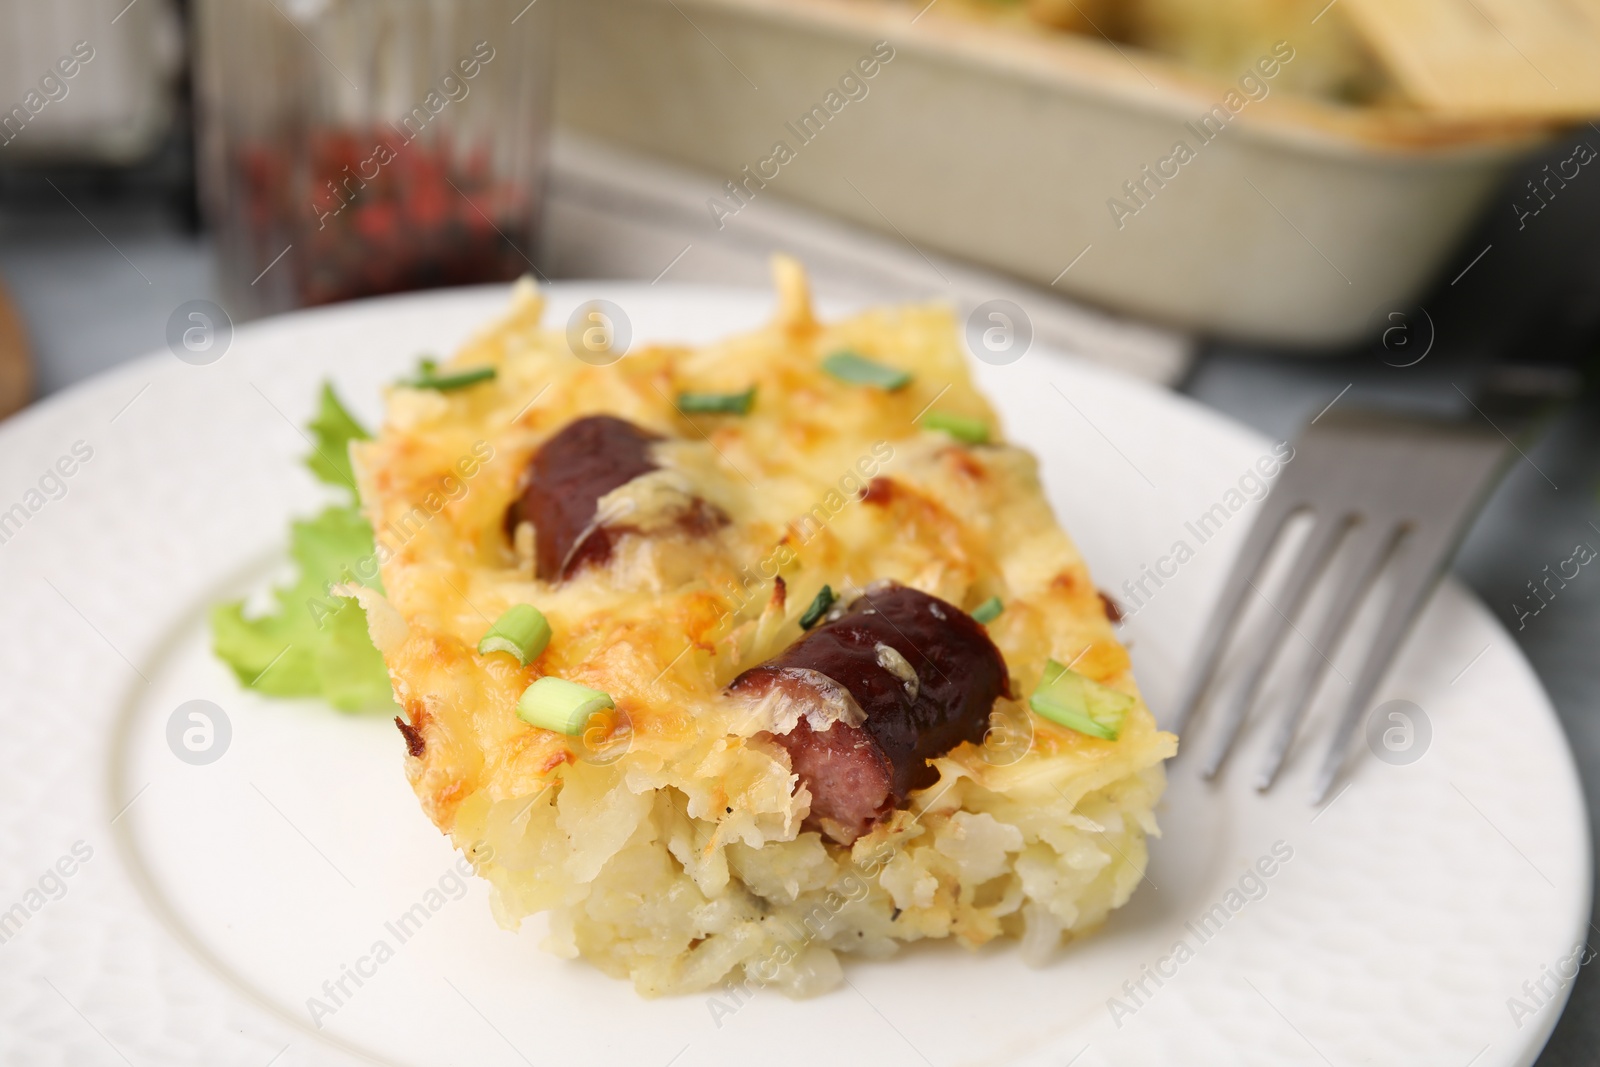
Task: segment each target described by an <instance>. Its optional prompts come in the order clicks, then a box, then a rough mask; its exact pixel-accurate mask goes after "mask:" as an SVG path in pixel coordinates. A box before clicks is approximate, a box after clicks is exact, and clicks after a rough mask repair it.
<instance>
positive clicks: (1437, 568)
mask: <svg viewBox="0 0 1600 1067" xmlns="http://www.w3.org/2000/svg"><path fill="white" fill-rule="evenodd" d="M1448 541H1449V538H1448V537H1434V538H1430V539H1429V541H1428V542H1419V541H1418V539H1416V538H1407V543H1405V544H1402V545H1401V546H1400V548H1399V551H1400V553H1401V554H1402V555H1401V559H1400V567H1401V574H1402V576H1401V578H1400V579H1399V580H1398V582H1397V584H1396V586H1395V590H1394V594H1393V596H1391V597H1390V598H1389V604H1388V606H1387V607H1386V608H1385V610H1384V619H1383V623H1382V625H1381V626H1379V628H1378V634H1377V636H1376V637H1375V638H1374V639H1373V642H1372V645H1371V648H1370V651H1369V652H1368V653H1367V658H1366V661H1365V662H1364V663H1362V665H1361V673H1360V674H1358V675H1356V682H1355V686H1354V688H1353V689H1352V691H1351V693H1350V700H1349V703H1347V704H1346V705H1345V708H1344V712H1343V713H1342V714H1341V716H1340V718H1339V725H1338V728H1337V729H1336V730H1335V731H1334V735H1333V739H1332V740H1331V741H1330V742H1329V744H1328V751H1327V754H1326V755H1325V756H1324V757H1323V761H1322V767H1321V769H1320V770H1319V771H1318V772H1317V779H1316V784H1315V785H1314V786H1313V787H1312V791H1311V803H1313V804H1320V803H1322V801H1323V799H1324V798H1325V797H1326V796H1327V795H1328V790H1330V789H1332V788H1333V783H1334V781H1335V780H1337V779H1338V777H1339V771H1340V770H1341V769H1342V768H1343V766H1344V760H1345V754H1346V752H1347V751H1348V750H1349V748H1350V738H1351V736H1352V735H1353V734H1354V733H1355V730H1356V726H1357V725H1359V724H1360V722H1361V717H1362V715H1363V714H1365V712H1366V710H1367V703H1368V702H1369V701H1370V700H1371V699H1372V694H1373V693H1374V692H1375V691H1376V690H1377V688H1378V683H1379V682H1380V681H1382V680H1383V675H1384V672H1386V671H1387V670H1388V669H1389V664H1390V663H1392V662H1394V657H1395V654H1396V653H1397V652H1398V651H1399V650H1400V643H1401V641H1402V639H1403V638H1404V637H1405V635H1406V632H1407V631H1408V630H1410V628H1411V623H1412V621H1413V620H1415V618H1416V616H1417V613H1418V612H1419V611H1420V610H1422V605H1423V603H1424V602H1425V601H1426V600H1427V598H1428V594H1429V593H1431V592H1433V588H1434V586H1435V585H1437V584H1438V582H1439V579H1440V578H1442V577H1443V576H1444V571H1445V565H1446V564H1447V563H1448V562H1449V560H1448V555H1447V554H1446V553H1445V552H1443V548H1444V545H1445V544H1447V543H1448ZM1433 542H1439V543H1433ZM1407 557H1409V558H1410V560H1411V561H1413V565H1412V566H1411V567H1410V568H1409V570H1408V569H1406V563H1407ZM1418 561H1420V564H1421V565H1420V566H1417V565H1415V563H1416V562H1418Z"/></svg>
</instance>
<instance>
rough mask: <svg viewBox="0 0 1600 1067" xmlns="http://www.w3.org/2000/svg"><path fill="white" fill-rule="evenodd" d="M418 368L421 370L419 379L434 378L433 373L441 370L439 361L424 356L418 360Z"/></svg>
mask: <svg viewBox="0 0 1600 1067" xmlns="http://www.w3.org/2000/svg"><path fill="white" fill-rule="evenodd" d="M417 367H418V368H419V370H418V372H417V376H418V377H419V378H432V377H433V372H434V371H436V370H438V369H439V361H438V360H436V359H434V358H433V357H432V356H423V357H422V358H421V359H419V360H417Z"/></svg>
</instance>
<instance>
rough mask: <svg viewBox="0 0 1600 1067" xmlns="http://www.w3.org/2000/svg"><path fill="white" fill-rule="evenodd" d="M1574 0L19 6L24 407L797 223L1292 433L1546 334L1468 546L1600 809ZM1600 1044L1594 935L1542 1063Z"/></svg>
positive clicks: (19, 386)
mask: <svg viewBox="0 0 1600 1067" xmlns="http://www.w3.org/2000/svg"><path fill="white" fill-rule="evenodd" d="M1556 6H1557V5H1554V4H1552V5H1549V7H1550V8H1551V9H1552V10H1553V9H1554V8H1555V7H1556ZM1568 6H1569V7H1570V8H1571V10H1572V11H1577V10H1578V9H1580V8H1581V9H1582V12H1583V13H1585V16H1584V17H1585V18H1586V19H1587V21H1583V20H1581V19H1580V20H1579V23H1575V24H1572V25H1566V26H1564V27H1562V26H1557V27H1554V28H1552V25H1551V24H1550V23H1549V19H1548V18H1546V17H1545V16H1546V15H1548V14H1549V13H1548V12H1543V8H1544V5H1539V4H1526V5H1512V4H1504V3H1500V4H1494V3H1487V2H1485V3H1484V4H1478V3H1465V4H1451V3H1445V2H1443V0H1439V2H1432V3H1423V2H1420V0H1408V2H1407V3H1404V4H1393V3H1386V4H1381V3H1379V2H1377V0H1333V2H1328V0H932V2H929V0H532V2H529V0H132V2H128V0H104V2H103V0H52V2H51V3H49V4H40V3H38V2H37V0H0V417H4V416H6V415H9V414H11V413H13V412H16V411H18V410H20V409H22V408H24V407H25V406H27V405H28V404H30V403H37V402H40V401H47V399H48V397H49V396H50V395H51V394H53V393H56V392H58V391H60V390H63V389H66V388H68V387H70V386H71V385H72V384H73V383H74V382H77V381H80V380H82V379H84V378H86V377H88V376H90V375H93V374H95V373H97V372H99V371H101V370H104V369H106V368H108V367H111V366H113V365H115V364H118V363H120V362H123V361H125V360H129V359H132V358H135V357H138V356H140V355H143V354H146V353H149V352H152V351H159V350H161V349H163V348H170V349H171V350H172V351H173V352H174V354H177V355H179V357H180V358H183V357H184V352H185V351H186V350H187V351H191V352H192V351H198V350H202V349H204V347H205V346H207V345H209V344H211V343H213V338H214V337H215V336H216V335H217V334H218V333H219V332H220V331H225V330H230V329H231V328H233V327H234V326H236V325H241V324H243V323H245V322H247V321H249V320H251V319H254V318H258V317H261V316H265V315H270V314H275V313H278V312H283V311H288V310H292V309H295V308H299V307H307V306H313V305H319V304H326V303H331V302H335V301H341V300H348V299H355V298H361V297H367V296H375V295H381V294H386V293H393V292H401V291H406V290H411V289H419V288H428V287H435V286H447V285H463V284H472V283H481V282H493V281H503V280H507V279H511V278H515V277H517V276H519V275H522V274H526V273H531V274H534V275H536V276H538V277H541V278H552V279H554V278H563V277H589V278H594V277H603V278H632V279H640V280H644V281H662V280H671V281H677V282H711V283H726V284H737V285H745V286H749V285H760V284H764V281H765V259H766V257H767V255H768V254H769V253H770V252H771V251H773V250H775V249H783V250H786V251H790V252H793V253H796V254H798V255H799V256H800V257H801V258H802V259H804V260H805V261H806V262H807V264H808V265H809V266H810V267H811V268H812V269H813V271H814V272H815V276H816V286H817V289H818V290H819V292H820V293H821V295H823V296H824V297H837V298H840V299H845V300H850V301H856V302H866V301H879V300H891V299H904V298H908V297H930V296H932V297H940V298H944V299H949V300H951V301H953V302H955V303H956V304H958V305H960V306H963V307H972V306H975V305H977V304H978V303H981V302H983V301H986V300H990V299H995V298H1004V299H1010V300H1013V301H1015V302H1016V303H1018V304H1020V305H1021V306H1022V307H1023V308H1024V309H1025V310H1026V312H1027V314H1028V316H1029V318H1030V319H1031V321H1032V325H1033V328H1034V330H1035V334H1036V336H1037V337H1038V338H1039V339H1040V340H1041V341H1043V342H1045V343H1048V344H1049V345H1051V346H1053V347H1055V348H1058V349H1061V350H1065V351H1067V352H1070V353H1073V354H1076V355H1078V356H1081V357H1084V358H1089V359H1093V360H1096V361H1098V362H1102V363H1107V364H1111V365H1114V366H1116V367H1118V368H1119V369H1121V370H1123V371H1125V372H1127V373H1129V374H1133V375H1137V376H1139V377H1142V378H1145V379H1147V380H1150V381H1153V382H1156V383H1159V384H1160V385H1162V386H1166V387H1170V388H1173V389H1178V390H1182V391H1184V392H1187V393H1188V394H1189V395H1191V396H1193V397H1195V398H1196V399H1198V400H1199V401H1200V402H1202V403H1205V404H1207V405H1210V406H1213V407H1215V408H1217V409H1219V410H1221V411H1223V412H1225V413H1226V414H1228V415H1230V416H1232V417H1235V418H1237V419H1239V420H1241V421H1243V422H1245V423H1247V424H1250V425H1252V426H1254V427H1256V428H1257V429H1259V430H1261V431H1263V432H1265V433H1269V434H1271V435H1273V436H1274V437H1278V438H1285V437H1290V436H1292V435H1293V434H1294V432H1295V430H1296V429H1297V427H1299V426H1300V425H1302V424H1303V423H1304V422H1305V421H1306V420H1307V419H1308V418H1310V417H1311V416H1313V415H1315V414H1316V413H1317V412H1318V411H1320V410H1322V409H1324V408H1325V407H1326V406H1327V405H1328V404H1330V403H1332V402H1334V401H1335V400H1338V399H1340V398H1345V401H1346V402H1351V403H1357V402H1359V403H1367V404H1379V405H1391V406H1400V407H1409V408H1415V409H1422V410H1430V411H1441V412H1446V411H1458V410H1461V409H1463V408H1464V407H1465V406H1466V396H1467V395H1468V394H1472V393H1474V391H1475V389H1476V388H1477V387H1478V386H1479V385H1480V384H1481V383H1482V382H1484V381H1485V380H1486V379H1487V378H1488V377H1490V376H1493V375H1497V374H1503V373H1504V371H1505V369H1506V368H1507V366H1511V367H1514V368H1521V369H1522V370H1524V371H1529V372H1531V373H1534V375H1535V378H1536V379H1537V380H1538V381H1540V382H1543V383H1546V384H1547V385H1548V388H1547V389H1546V390H1545V394H1544V395H1546V396H1548V397H1549V398H1551V399H1552V400H1554V401H1556V403H1555V404H1554V405H1553V406H1551V407H1549V408H1548V409H1547V410H1546V411H1545V413H1544V414H1543V416H1542V417H1541V418H1540V419H1538V420H1535V421H1534V422H1533V423H1532V424H1531V426H1530V428H1529V429H1528V431H1527V433H1526V434H1525V436H1524V437H1522V438H1520V439H1519V442H1518V443H1519V445H1520V447H1521V449H1522V450H1523V452H1524V453H1525V456H1526V459H1527V461H1528V462H1526V463H1518V464H1517V465H1516V466H1515V467H1514V468H1513V469H1512V471H1511V473H1510V475H1509V476H1508V477H1507V478H1506V480H1505V481H1504V482H1503V483H1502V484H1501V485H1500V487H1499V489H1498V490H1497V491H1496V493H1495V495H1494V497H1493V499H1492V500H1491V501H1490V504H1489V506H1488V508H1487V509H1486V510H1485V511H1484V513H1483V515H1482V516H1481V517H1480V519H1479V520H1478V521H1477V523H1476V525H1475V526H1474V528H1473V530H1472V532H1471V534H1470V536H1469V537H1468V539H1467V542H1466V544H1465V545H1464V547H1463V549H1462V551H1461V553H1460V556H1459V557H1458V559H1457V563H1456V570H1457V573H1458V574H1459V575H1460V576H1461V577H1462V578H1463V579H1464V580H1465V581H1466V582H1468V583H1469V584H1470V585H1471V586H1472V587H1473V588H1474V589H1475V590H1476V591H1477V592H1478V593H1479V594H1480V595H1481V596H1482V597H1483V599H1484V600H1485V601H1486V602H1487V603H1488V604H1489V606H1490V607H1491V608H1492V609H1493V610H1494V611H1495V612H1496V613H1497V614H1498V615H1499V616H1500V617H1501V618H1502V620H1504V621H1505V622H1506V623H1507V624H1508V628H1509V629H1510V630H1511V631H1512V632H1513V636H1514V637H1515V638H1516V640H1517V641H1518V642H1519V643H1520V645H1521V647H1522V649H1523V650H1524V652H1525V653H1526V654H1527V655H1528V657H1529V658H1530V659H1531V661H1532V662H1533V664H1534V666H1535V668H1536V669H1537V670H1538V671H1539V673H1540V676H1541V678H1542V679H1543V681H1544V683H1545V685H1546V687H1547V688H1548V689H1549V691H1550V693H1551V695H1552V697H1553V698H1554V700H1555V703H1556V706H1557V708H1558V710H1559V711H1560V713H1561V715H1562V717H1563V721H1564V723H1565V725H1566V728H1567V731H1568V735H1569V737H1570V738H1571V740H1572V743H1573V747H1574V749H1575V751H1576V752H1577V755H1578V759H1579V762H1580V765H1581V767H1582V769H1583V772H1584V774H1585V778H1586V782H1587V784H1588V789H1589V795H1590V808H1591V819H1592V821H1595V822H1600V820H1595V819H1594V818H1593V817H1594V815H1596V814H1600V805H1597V801H1596V798H1597V797H1600V723H1597V717H1596V713H1595V709H1596V707H1597V704H1600V678H1597V677H1596V673H1595V671H1594V670H1593V667H1592V662H1593V659H1594V644H1595V639H1596V635H1597V634H1600V586H1596V585H1595V583H1594V582H1593V581H1592V580H1591V581H1590V582H1589V583H1587V584H1585V583H1584V582H1582V581H1577V582H1574V583H1572V586H1571V588H1570V589H1566V590H1564V591H1563V593H1562V596H1561V597H1560V598H1559V599H1558V600H1556V601H1554V602H1553V603H1552V604H1550V605H1549V609H1548V610H1547V611H1544V612H1541V614H1540V616H1539V618H1538V619H1537V620H1536V622H1537V624H1536V625H1532V624H1530V625H1525V626H1519V625H1518V623H1519V622H1521V620H1520V619H1519V617H1518V614H1517V610H1518V609H1517V607H1516V605H1517V604H1518V603H1519V600H1520V598H1522V597H1524V596H1525V594H1526V587H1527V586H1528V583H1529V581H1530V580H1531V579H1533V578H1534V577H1536V576H1537V575H1538V574H1539V573H1540V572H1541V569H1542V568H1543V567H1544V566H1545V565H1546V564H1549V563H1552V562H1554V561H1558V560H1561V559H1564V558H1566V557H1567V556H1568V555H1570V554H1571V551H1572V545H1573V543H1574V541H1585V540H1588V539H1590V538H1591V537H1595V538H1600V506H1597V500H1596V492H1597V488H1600V421H1597V419H1596V417H1595V416H1596V412H1597V409H1596V405H1595V402H1594V397H1593V389H1592V383H1593V380H1594V377H1595V370H1596V368H1597V365H1600V356H1597V351H1596V350H1597V347H1600V165H1597V164H1596V162H1595V161H1596V159H1597V158H1600V127H1597V126H1596V125H1595V124H1594V123H1593V122H1591V121H1590V120H1591V118H1594V117H1596V116H1600V85H1597V84H1596V81H1597V79H1600V45H1597V42H1600V5H1597V4H1592V3H1588V0H1585V2H1584V3H1579V4H1575V5H1568ZM1458 9H1459V10H1458ZM1591 9H1592V10H1591ZM1542 12H1543V13H1542ZM1569 14H1570V12H1569ZM1551 17H1553V16H1551ZM1541 19H1545V21H1540V20H1541ZM1491 31H1492V32H1491ZM1513 37H1514V38H1516V39H1517V40H1518V41H1519V42H1521V44H1520V47H1519V46H1518V45H1511V41H1512V38H1513ZM1506 45H1511V50H1510V51H1507V49H1506V47H1505V46H1506ZM1513 53H1514V54H1513ZM1558 86H1559V88H1558ZM1558 487H1559V488H1558ZM1596 1048H1600V979H1597V978H1596V977H1595V975H1594V973H1593V969H1592V968H1589V969H1586V970H1585V971H1584V972H1582V974H1581V975H1580V977H1579V979H1578V982H1577V986H1576V991H1575V993H1574V996H1573V999H1572V1002H1571V1005H1570V1006H1569V1008H1568V1010H1567V1012H1566V1015H1565V1016H1564V1017H1563V1019H1562V1022H1561V1024H1560V1025H1559V1027H1558V1029H1557V1031H1556V1034H1555V1037H1554V1038H1553V1040H1552V1042H1551V1044H1550V1046H1549V1048H1548V1049H1547V1050H1546V1052H1545V1054H1544V1056H1543V1058H1542V1059H1541V1060H1540V1061H1539V1062H1540V1063H1541V1064H1546V1065H1566V1064H1579V1063H1594V1062H1596V1061H1595V1059H1594V1055H1595V1053H1594V1050H1595V1049H1596Z"/></svg>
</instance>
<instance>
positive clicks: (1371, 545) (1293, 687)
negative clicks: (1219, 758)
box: [1255, 522, 1400, 793]
mask: <svg viewBox="0 0 1600 1067" xmlns="http://www.w3.org/2000/svg"><path fill="white" fill-rule="evenodd" d="M1352 536H1353V539H1354V542H1355V543H1354V544H1353V546H1352V548H1351V557H1350V560H1349V562H1348V564H1347V565H1346V566H1345V567H1344V568H1343V569H1342V573H1341V574H1340V575H1339V576H1338V579H1337V580H1338V582H1339V584H1338V586H1337V588H1336V591H1335V593H1334V600H1333V603H1332V604H1330V605H1329V607H1328V612H1327V614H1326V615H1324V616H1323V622H1322V627H1321V629H1319V630H1318V631H1317V639H1316V641H1315V642H1314V644H1313V647H1314V648H1315V649H1316V651H1317V653H1318V654H1317V655H1315V656H1305V657H1303V658H1302V660H1301V663H1300V667H1299V669H1298V670H1297V671H1296V672H1295V673H1294V675H1293V677H1292V678H1291V680H1290V683H1289V685H1288V687H1287V688H1286V690H1285V691H1286V692H1287V693H1288V705H1287V707H1285V708H1284V715H1283V718H1282V719H1281V720H1280V721H1279V723H1278V730H1277V732H1276V733H1275V734H1274V735H1273V738H1272V747H1271V748H1270V749H1269V750H1268V752H1267V758H1266V761H1265V762H1264V763H1263V764H1262V767H1261V772H1260V774H1259V775H1257V777H1256V783H1255V784H1256V789H1257V790H1259V791H1260V792H1263V793H1265V792H1266V791H1267V790H1268V789H1271V788H1272V783H1273V782H1274V781H1275V780H1276V779H1277V777H1278V772H1279V771H1280V770H1282V769H1283V761H1284V759H1285V758H1286V757H1287V756H1288V754H1289V748H1290V746H1291V745H1293V744H1294V737H1295V734H1296V733H1297V732H1298V731H1299V729H1300V722H1301V720H1302V719H1304V718H1305V713H1306V709H1307V708H1308V707H1310V706H1311V698H1312V696H1313V695H1314V694H1315V693H1316V691H1317V687H1318V686H1319V685H1321V684H1322V676H1323V675H1324V674H1325V673H1326V672H1327V669H1328V667H1329V666H1331V664H1330V662H1329V657H1331V656H1332V655H1333V653H1334V650H1335V649H1337V648H1338V647H1339V642H1340V641H1342V640H1343V639H1344V634H1345V630H1346V629H1347V628H1348V627H1349V625H1350V620H1351V619H1353V618H1355V614H1356V608H1357V606H1358V605H1359V604H1360V603H1361V600H1362V598H1363V597H1364V596H1365V595H1366V592H1367V590H1368V589H1369V588H1370V587H1371V586H1372V582H1373V580H1374V579H1375V578H1377V576H1378V572H1379V571H1380V570H1382V569H1383V564H1384V561H1385V560H1387V559H1388V558H1389V553H1390V551H1391V550H1393V548H1394V545H1395V541H1396V539H1397V538H1398V537H1399V536H1400V531H1399V529H1398V528H1396V527H1394V526H1393V525H1388V524H1378V523H1372V522H1369V523H1367V524H1366V528H1365V529H1362V530H1359V531H1358V532H1356V533H1355V534H1354V535H1352Z"/></svg>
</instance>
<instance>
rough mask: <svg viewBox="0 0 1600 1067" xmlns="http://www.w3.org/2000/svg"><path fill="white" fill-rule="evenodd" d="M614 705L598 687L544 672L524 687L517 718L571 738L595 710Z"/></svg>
mask: <svg viewBox="0 0 1600 1067" xmlns="http://www.w3.org/2000/svg"><path fill="white" fill-rule="evenodd" d="M616 706H617V705H616V703H615V702H614V701H613V700H612V699H611V697H610V695H609V694H607V693H602V692H601V691H600V690H598V689H590V688H589V687H588V686H586V685H579V684H578V683H577V682H569V681H567V680H566V679H565V678H556V677H553V676H551V675H546V676H545V677H543V678H540V679H538V680H537V681H535V682H534V683H533V684H532V685H530V686H528V688H527V689H525V690H523V692H522V698H521V699H520V700H518V701H517V717H518V718H519V719H521V720H522V721H523V722H525V723H527V724H528V725H529V726H538V727H541V728H542V729H545V730H554V731H556V732H557V733H562V734H566V735H567V736H568V737H574V736H576V735H578V734H581V733H583V730H584V727H586V726H587V725H588V723H589V717H590V716H591V715H593V714H594V713H595V712H597V711H599V710H601V709H602V708H614V707H616Z"/></svg>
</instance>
